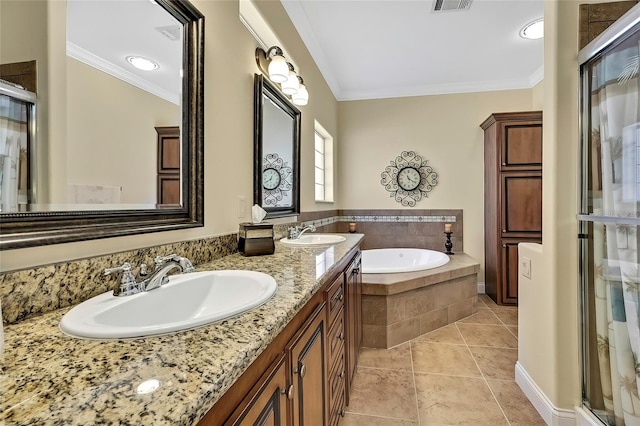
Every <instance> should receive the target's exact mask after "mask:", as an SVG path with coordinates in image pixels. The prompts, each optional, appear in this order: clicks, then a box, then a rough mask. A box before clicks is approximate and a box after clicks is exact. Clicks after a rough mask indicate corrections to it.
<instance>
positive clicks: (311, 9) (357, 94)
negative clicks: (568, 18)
mask: <svg viewBox="0 0 640 426" xmlns="http://www.w3.org/2000/svg"><path fill="white" fill-rule="evenodd" d="M281 2H282V4H283V6H284V8H285V10H286V11H287V13H288V14H289V17H290V18H291V20H292V22H293V24H294V25H295V27H296V29H297V30H298V33H299V34H300V36H301V38H302V40H303V41H304V43H305V44H306V46H307V49H308V50H309V52H310V53H311V56H312V57H313V59H314V60H315V62H316V64H317V65H318V67H319V68H320V71H321V72H322V74H323V76H324V78H325V80H326V81H327V83H328V84H329V87H330V88H331V91H332V92H333V94H334V96H335V97H336V98H337V99H338V100H339V101H343V100H356V99H375V98H388V97H403V96H419V95H432V94H443V93H462V92H478V91H488V90H508V89H520V88H530V87H533V86H534V85H535V84H537V83H538V82H539V81H541V80H542V77H543V74H542V72H543V66H542V65H543V48H544V42H543V39H539V40H525V39H523V38H521V37H520V35H519V31H520V29H521V28H522V27H523V26H524V25H525V24H527V23H529V22H531V21H533V20H535V19H537V18H541V17H542V16H543V0H472V2H471V5H470V8H469V9H468V10H460V11H458V10H454V11H439V12H434V11H433V8H434V3H435V0H413V1H406V0H385V1H372V0H350V1H345V0H281ZM301 74H302V75H304V70H301Z"/></svg>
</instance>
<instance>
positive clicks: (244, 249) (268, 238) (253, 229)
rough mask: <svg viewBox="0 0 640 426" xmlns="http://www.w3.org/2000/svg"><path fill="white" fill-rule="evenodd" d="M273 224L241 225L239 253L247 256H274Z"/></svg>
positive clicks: (247, 223) (246, 223)
mask: <svg viewBox="0 0 640 426" xmlns="http://www.w3.org/2000/svg"><path fill="white" fill-rule="evenodd" d="M275 250H276V246H275V244H274V242H273V224H271V223H249V222H245V223H241V224H240V230H239V231H238V251H239V252H240V253H242V254H243V255H245V256H261V255H265V254H273V252H274V251H275Z"/></svg>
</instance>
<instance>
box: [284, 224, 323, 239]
mask: <svg viewBox="0 0 640 426" xmlns="http://www.w3.org/2000/svg"><path fill="white" fill-rule="evenodd" d="M315 230H316V227H315V226H313V225H306V226H302V225H301V226H295V227H291V228H289V229H288V231H289V239H290V240H297V239H298V238H300V237H301V236H302V234H304V233H305V232H307V231H309V232H315Z"/></svg>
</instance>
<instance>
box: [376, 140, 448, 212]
mask: <svg viewBox="0 0 640 426" xmlns="http://www.w3.org/2000/svg"><path fill="white" fill-rule="evenodd" d="M380 176H381V179H380V183H381V184H382V186H384V188H385V189H386V190H387V191H388V192H390V196H391V197H394V199H395V200H396V201H397V202H398V203H400V204H402V205H403V206H404V207H414V206H415V205H416V203H417V202H418V201H420V200H422V198H423V197H428V196H429V192H431V191H432V190H433V188H434V187H435V186H436V185H437V184H438V174H437V173H436V172H435V171H434V170H433V167H431V166H429V164H428V161H427V160H424V159H423V158H422V157H421V156H420V155H418V154H416V153H415V151H403V152H402V153H401V154H400V155H399V156H397V157H396V158H395V159H393V160H392V161H391V162H390V164H389V165H388V166H387V167H385V169H384V171H383V172H382V174H381V175H380Z"/></svg>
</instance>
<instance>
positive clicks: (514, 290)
mask: <svg viewBox="0 0 640 426" xmlns="http://www.w3.org/2000/svg"><path fill="white" fill-rule="evenodd" d="M518 243H519V241H513V242H509V241H506V240H503V241H502V251H501V252H502V259H501V260H502V262H501V263H502V264H501V266H502V274H501V277H500V278H501V280H500V281H501V283H500V285H501V294H500V298H501V300H500V301H501V302H502V304H505V305H517V304H518Z"/></svg>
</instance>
